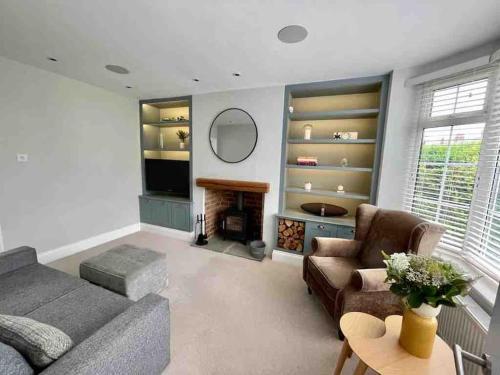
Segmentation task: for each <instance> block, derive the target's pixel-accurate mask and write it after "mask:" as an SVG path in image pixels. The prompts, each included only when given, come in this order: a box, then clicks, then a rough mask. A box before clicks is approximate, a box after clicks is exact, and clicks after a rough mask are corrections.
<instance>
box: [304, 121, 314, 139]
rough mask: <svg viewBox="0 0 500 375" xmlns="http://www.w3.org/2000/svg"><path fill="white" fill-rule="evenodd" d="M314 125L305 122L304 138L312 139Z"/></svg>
mask: <svg viewBox="0 0 500 375" xmlns="http://www.w3.org/2000/svg"><path fill="white" fill-rule="evenodd" d="M312 128H313V127H312V125H311V124H305V125H304V139H306V140H310V139H311V133H312Z"/></svg>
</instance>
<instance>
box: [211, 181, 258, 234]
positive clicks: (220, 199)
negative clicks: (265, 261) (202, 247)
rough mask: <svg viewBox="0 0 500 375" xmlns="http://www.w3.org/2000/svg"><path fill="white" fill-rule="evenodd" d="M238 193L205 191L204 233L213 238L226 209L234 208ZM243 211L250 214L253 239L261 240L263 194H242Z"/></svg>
mask: <svg viewBox="0 0 500 375" xmlns="http://www.w3.org/2000/svg"><path fill="white" fill-rule="evenodd" d="M237 199H238V192H237V191H232V190H214V189H205V215H206V219H207V222H206V233H207V236H208V238H211V237H213V236H214V235H215V234H216V233H217V232H218V231H219V230H220V228H221V225H220V223H221V222H222V219H223V213H224V211H226V210H227V209H228V208H231V207H236V205H237ZM243 209H244V210H248V211H249V213H250V218H251V219H250V220H251V221H250V223H249V225H250V227H251V228H252V230H251V232H252V234H253V237H254V238H262V212H263V211H264V194H262V193H250V192H244V193H243Z"/></svg>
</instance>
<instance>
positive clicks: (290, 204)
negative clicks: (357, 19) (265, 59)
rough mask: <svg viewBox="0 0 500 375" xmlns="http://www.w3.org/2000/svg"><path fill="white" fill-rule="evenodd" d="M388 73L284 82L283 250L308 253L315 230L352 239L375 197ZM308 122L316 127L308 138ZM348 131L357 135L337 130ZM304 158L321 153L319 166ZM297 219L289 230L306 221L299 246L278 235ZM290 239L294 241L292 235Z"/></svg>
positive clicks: (280, 223)
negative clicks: (311, 206)
mask: <svg viewBox="0 0 500 375" xmlns="http://www.w3.org/2000/svg"><path fill="white" fill-rule="evenodd" d="M388 79H389V78H388V76H380V77H369V78H361V79H352V80H342V81H331V82H320V83H312V84H300V85H290V86H287V87H286V90H285V103H284V127H283V147H282V170H281V189H280V213H279V215H278V221H277V228H278V231H277V237H276V238H277V244H276V247H277V248H279V249H284V250H285V251H292V252H294V253H307V252H309V251H310V244H309V242H310V240H311V239H312V237H314V236H321V235H325V236H329V237H342V238H352V236H353V235H354V234H353V233H354V232H353V227H354V215H355V211H356V208H357V207H358V205H359V204H361V203H373V204H375V203H376V195H377V188H378V175H379V164H380V153H381V147H382V140H383V135H384V126H385V107H386V99H387V98H386V97H387V88H388ZM306 125H309V126H312V130H311V135H310V138H309V139H307V137H306V136H305V130H304V127H305V126H306ZM347 132H349V133H352V134H351V136H349V137H348V136H347V135H344V137H342V138H341V139H338V138H336V137H335V136H334V134H335V133H347ZM346 137H348V138H346ZM299 157H314V158H317V161H318V164H317V165H314V166H312V165H299V164H298V162H297V159H298V158H299ZM346 160H347V165H346V163H345V161H346ZM306 182H310V183H311V184H312V188H311V189H310V190H306V189H305V186H304V185H305V183H306ZM339 185H342V187H343V190H341V189H339V188H338V187H339ZM304 203H327V204H333V205H337V206H341V207H343V208H345V209H347V211H348V214H347V215H346V216H342V217H321V216H316V215H313V214H310V213H308V212H305V211H304V210H302V209H301V205H302V204H304ZM285 220H288V221H286V222H285ZM291 222H293V223H295V222H298V223H299V225H297V224H291V228H295V227H297V228H301V227H302V224H304V228H305V234H304V236H302V238H301V239H300V240H301V241H302V243H301V244H299V246H298V249H293V248H292V249H289V248H287V246H284V238H283V235H282V234H280V228H281V230H283V228H285V233H288V232H289V231H287V230H286V226H287V225H288V224H290V223H291ZM294 236H295V237H297V236H296V234H294ZM286 241H289V242H290V241H291V243H292V247H294V246H295V245H296V243H295V242H294V241H293V240H291V239H288V238H287V239H286ZM289 242H287V244H288V245H289Z"/></svg>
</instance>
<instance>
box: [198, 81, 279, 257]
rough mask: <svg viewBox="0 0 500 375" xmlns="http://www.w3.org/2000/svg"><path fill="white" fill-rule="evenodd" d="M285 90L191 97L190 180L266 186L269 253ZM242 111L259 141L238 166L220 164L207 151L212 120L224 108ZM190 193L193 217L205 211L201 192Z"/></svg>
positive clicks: (264, 232) (264, 235)
mask: <svg viewBox="0 0 500 375" xmlns="http://www.w3.org/2000/svg"><path fill="white" fill-rule="evenodd" d="M284 91H285V88H284V87H270V88H259V89H250V90H238V91H227V92H222V93H214V94H204V95H195V96H193V125H192V126H193V132H192V133H193V138H192V142H193V179H196V178H197V177H217V178H225V179H232V180H247V181H261V182H269V183H270V184H271V189H270V192H269V193H267V194H266V197H265V203H264V227H263V239H264V241H266V242H267V243H268V250H269V249H271V247H272V245H273V243H274V242H273V235H272V234H273V230H274V221H275V220H274V215H275V214H276V213H277V212H278V202H279V183H280V167H281V166H280V164H281V133H282V129H283V102H284ZM232 107H234V108H241V109H243V110H245V111H247V112H248V113H249V114H250V115H251V116H252V117H253V119H254V121H255V123H256V125H257V129H258V134H259V138H258V141H257V145H256V147H255V150H254V152H253V154H252V155H251V156H250V157H249V158H248V159H246V160H244V161H243V162H241V163H236V164H229V163H224V162H223V161H221V160H219V159H218V158H217V157H216V156H215V155H214V154H213V152H212V150H211V149H210V145H209V140H208V134H209V130H210V125H211V123H212V121H213V119H214V118H215V116H216V115H217V114H218V113H219V112H221V111H223V110H224V109H227V108H232ZM193 184H194V191H193V193H194V194H193V199H194V202H193V207H194V214H195V215H196V214H197V213H201V212H203V211H204V201H203V190H204V189H203V188H199V187H196V184H195V182H194V181H193Z"/></svg>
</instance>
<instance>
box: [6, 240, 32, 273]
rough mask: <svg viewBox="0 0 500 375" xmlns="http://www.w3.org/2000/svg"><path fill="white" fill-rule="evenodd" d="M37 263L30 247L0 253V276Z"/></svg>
mask: <svg viewBox="0 0 500 375" xmlns="http://www.w3.org/2000/svg"><path fill="white" fill-rule="evenodd" d="M37 262H38V259H37V257H36V251H35V249H33V248H32V247H28V246H21V247H18V248H15V249H12V250H9V251H5V252H3V253H0V275H2V274H4V273H7V272H11V271H15V270H17V269H19V268H22V267H25V266H29V265H30V264H35V263H37Z"/></svg>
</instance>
